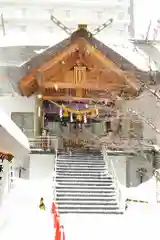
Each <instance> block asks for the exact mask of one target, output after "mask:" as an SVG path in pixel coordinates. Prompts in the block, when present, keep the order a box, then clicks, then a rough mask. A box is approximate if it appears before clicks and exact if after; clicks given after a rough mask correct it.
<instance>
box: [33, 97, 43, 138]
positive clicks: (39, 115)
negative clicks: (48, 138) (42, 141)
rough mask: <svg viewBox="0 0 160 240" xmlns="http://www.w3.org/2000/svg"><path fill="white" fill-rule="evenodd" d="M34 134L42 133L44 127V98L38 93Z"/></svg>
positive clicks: (39, 134) (36, 135)
mask: <svg viewBox="0 0 160 240" xmlns="http://www.w3.org/2000/svg"><path fill="white" fill-rule="evenodd" d="M34 125H35V126H34V136H35V137H38V136H41V135H42V128H43V99H42V96H41V95H37V96H36V99H35V123H34Z"/></svg>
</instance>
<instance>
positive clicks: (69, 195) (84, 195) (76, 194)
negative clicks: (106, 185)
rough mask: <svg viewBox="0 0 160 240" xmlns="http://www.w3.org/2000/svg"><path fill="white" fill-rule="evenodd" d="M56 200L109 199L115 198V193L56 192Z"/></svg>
mask: <svg viewBox="0 0 160 240" xmlns="http://www.w3.org/2000/svg"><path fill="white" fill-rule="evenodd" d="M56 197H57V198H77V197H78V198H80V199H81V198H87V199H90V198H91V199H92V198H98V199H104V200H105V199H111V198H116V195H115V192H107V193H106V192H100V191H99V192H92V193H88V192H68V191H66V192H57V194H56Z"/></svg>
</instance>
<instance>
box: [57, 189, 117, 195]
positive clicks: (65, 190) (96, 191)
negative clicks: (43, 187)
mask: <svg viewBox="0 0 160 240" xmlns="http://www.w3.org/2000/svg"><path fill="white" fill-rule="evenodd" d="M56 192H57V193H67V192H68V193H85V192H87V193H89V194H90V195H92V194H95V193H96V194H102V193H106V195H108V194H109V193H114V192H115V191H114V189H103V188H102V189H99V188H98V189H97V188H96V189H93V188H92V189H73V188H70V189H68V188H56Z"/></svg>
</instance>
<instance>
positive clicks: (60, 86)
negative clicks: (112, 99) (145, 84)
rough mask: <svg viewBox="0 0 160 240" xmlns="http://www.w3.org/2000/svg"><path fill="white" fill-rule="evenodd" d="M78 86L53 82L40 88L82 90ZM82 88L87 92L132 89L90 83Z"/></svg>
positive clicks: (119, 85) (120, 85) (124, 86)
mask: <svg viewBox="0 0 160 240" xmlns="http://www.w3.org/2000/svg"><path fill="white" fill-rule="evenodd" d="M77 85H78V84H73V83H68V82H63V83H61V82H55V83H53V82H46V83H44V84H43V86H42V88H44V89H56V88H58V89H67V88H75V89H78V88H79V89H81V88H82V85H81V84H79V85H78V86H77ZM83 86H84V87H85V89H89V90H91V89H92V90H105V89H106V90H113V91H114V90H117V89H118V90H119V89H121V90H123V89H124V90H125V89H128V90H129V89H130V90H131V91H132V89H131V88H130V86H128V85H122V84H114V83H113V84H112V83H111V84H106V85H104V84H99V86H97V84H95V85H94V84H93V83H92V82H91V83H86V84H85V85H83Z"/></svg>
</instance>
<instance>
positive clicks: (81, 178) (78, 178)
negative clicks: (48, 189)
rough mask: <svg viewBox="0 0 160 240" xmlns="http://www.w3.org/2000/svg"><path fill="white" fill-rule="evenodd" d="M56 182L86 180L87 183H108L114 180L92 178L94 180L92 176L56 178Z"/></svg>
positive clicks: (109, 178) (100, 177) (107, 177)
mask: <svg viewBox="0 0 160 240" xmlns="http://www.w3.org/2000/svg"><path fill="white" fill-rule="evenodd" d="M56 180H57V181H58V180H62V181H65V180H68V181H70V180H71V181H74V180H80V181H81V180H86V181H107V182H112V181H113V180H112V178H111V177H109V176H103V177H102V176H100V175H99V176H95V175H94V176H92V178H91V177H90V176H67V177H66V176H63V175H62V176H56Z"/></svg>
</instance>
